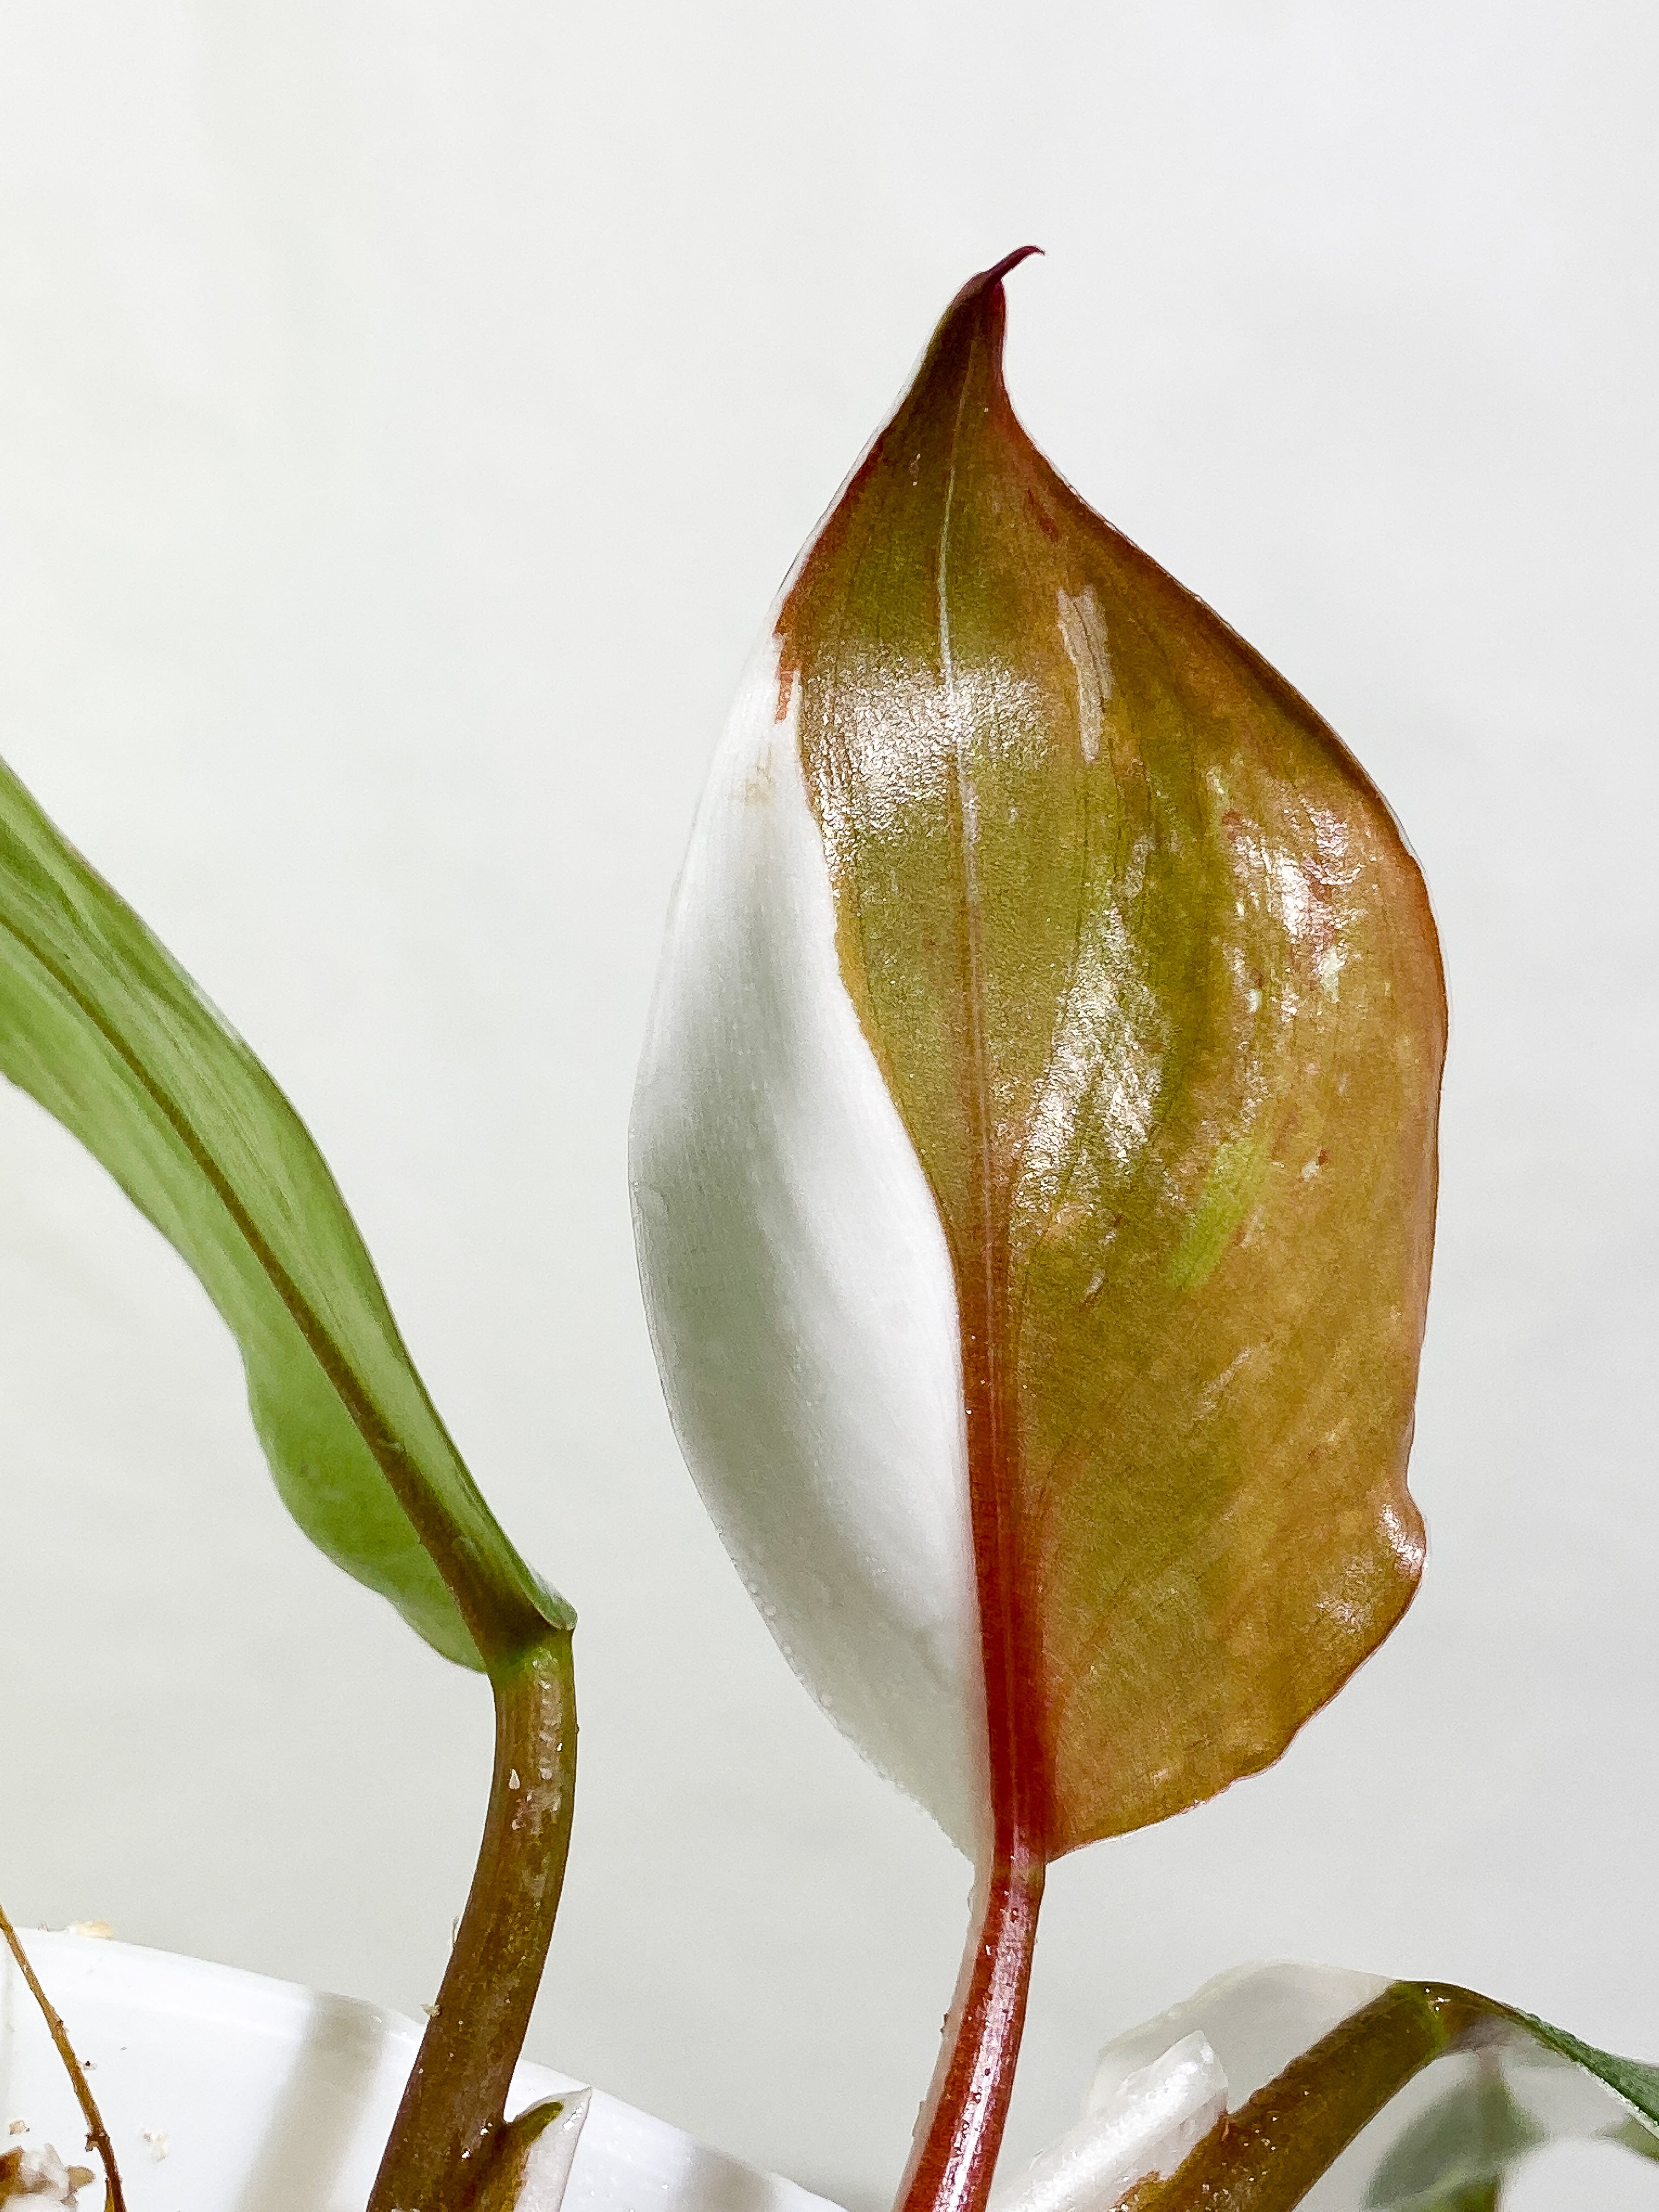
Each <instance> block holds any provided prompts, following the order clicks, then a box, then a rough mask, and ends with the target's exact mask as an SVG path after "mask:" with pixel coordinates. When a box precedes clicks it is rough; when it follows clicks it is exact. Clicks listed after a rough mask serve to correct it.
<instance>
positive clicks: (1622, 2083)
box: [1502, 2006, 1659, 2158]
mask: <svg viewBox="0 0 1659 2212" xmlns="http://www.w3.org/2000/svg"><path fill="white" fill-rule="evenodd" d="M1502 2009H1503V2011H1504V2016H1505V2017H1506V2018H1507V2019H1509V2020H1510V2021H1514V2022H1515V2024H1516V2026H1517V2027H1521V2028H1523V2029H1525V2030H1526V2031H1527V2033H1529V2034H1530V2035H1532V2036H1533V2037H1534V2039H1535V2040H1536V2041H1537V2042H1538V2043H1540V2044H1541V2045H1542V2046H1543V2048H1544V2049H1545V2050H1546V2051H1553V2052H1555V2053H1556V2054H1557V2056H1558V2057H1562V2058H1570V2059H1571V2061H1572V2063H1573V2064H1574V2065H1575V2066H1582V2067H1583V2069H1584V2071H1585V2072H1586V2073H1587V2074H1593V2075H1595V2078H1596V2080H1597V2081H1605V2082H1606V2083H1607V2087H1608V2088H1609V2089H1611V2090H1612V2091H1613V2093H1614V2094H1615V2095H1616V2096H1620V2097H1622V2098H1623V2099H1624V2100H1625V2102H1626V2104H1627V2105H1628V2106H1630V2107H1631V2108H1632V2111H1633V2112H1636V2113H1638V2114H1639V2115H1640V2118H1639V2120H1638V2123H1637V2124H1638V2127H1639V2128H1641V2129H1642V2131H1643V2132H1644V2134H1647V2135H1648V2137H1649V2140H1648V2143H1647V2145H1646V2146H1645V2147H1644V2155H1645V2156H1646V2157H1649V2158H1652V2157H1655V2156H1659V2066H1649V2065H1646V2064H1644V2063H1643V2061H1642V2060H1641V2059H1639V2058H1617V2057H1614V2056H1613V2053H1612V2052H1611V2051H1598V2050H1597V2049H1596V2048H1595V2045H1594V2044H1593V2043H1581V2042H1580V2041H1579V2040H1578V2038H1577V2036H1576V2035H1569V2034H1568V2033H1567V2031H1566V2030H1565V2028H1564V2027H1551V2026H1550V2024H1549V2022H1548V2021H1547V2020H1540V2019H1539V2018H1538V2017H1537V2016H1536V2015H1535V2014H1533V2013H1529V2012H1513V2011H1510V2008H1508V2007H1507V2006H1505V2007H1504V2008H1502ZM1644 2123H1645V2126H1644ZM1623 2133H1624V2131H1622V2130H1621V2140H1622V2139H1623Z"/></svg>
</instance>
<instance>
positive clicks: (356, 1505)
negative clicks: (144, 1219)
mask: <svg viewBox="0 0 1659 2212" xmlns="http://www.w3.org/2000/svg"><path fill="white" fill-rule="evenodd" d="M0 1072H3V1073H4V1074H5V1075H6V1076H7V1077H9V1079H10V1080H11V1081H12V1082H14V1083H15V1084H17V1085H20V1086H21V1088H22V1089H23V1090H25V1091H27V1092H28V1093H29V1094H30V1095H31V1096H32V1097H34V1098H36V1099H37V1100H39V1102H40V1104H41V1105H42V1106H44V1107H45V1108H46V1110H47V1111H48V1112H49V1113H51V1114H52V1115H55V1116H56V1118H57V1119H58V1121H61V1122H62V1123H63V1124H64V1127H66V1128H67V1129H69V1130H70V1131H71V1132H72V1133H73V1134H74V1135H75V1136H76V1137H77V1138H79V1139H80V1140H81V1142H82V1144H83V1145H84V1146H86V1147H87V1149H88V1151H89V1152H92V1153H93V1154H94V1157H95V1158H97V1159H99V1160H100V1162H101V1163H102V1164H103V1165H104V1166H105V1167H106V1169H107V1170H109V1172H110V1173H111V1175H112V1176H114V1177H115V1179H116V1181H117V1182H118V1183H119V1184H120V1186H121V1188H123V1189H124V1190H125V1192H126V1194H127V1195H128V1196H129V1197H130V1198H131V1200H132V1201H133V1203H134V1204H135V1205H136V1206H138V1207H139V1209H140V1210H141V1212H143V1213H144V1214H146V1215H147V1216H148V1217H149V1219H150V1220H151V1221H152V1222H153V1223H154V1224H155V1226H156V1228H157V1229H159V1230H160V1231H161V1234H162V1235H163V1236H164V1237H166V1238H167V1241H168V1243H171V1244H172V1245H173V1246H174V1247H175V1249H177V1250H178V1251H179V1253H180V1254H181V1255H182V1256H183V1257H184V1259H185V1261H187V1262H188V1264H189V1265H190V1267H191V1268H192V1269H193V1270H194V1271H195V1273H196V1274H197V1276H198V1277H199V1278H200V1279H201V1281H202V1283H203V1285H204V1287H205V1289H206V1290H207V1292H208V1294H209V1296H210V1297H211V1298H212V1300H213V1302H214V1304H215V1305H216V1307H217V1308H218V1310H219V1311H220V1313H221V1314H222V1316H223V1317H224V1319H225V1321H226V1322H227V1323H228V1326H229V1327H230V1328H231V1330H232V1331H233V1333H234V1335H235V1337H236V1340H237V1343H238V1345H239V1346H240V1351H241V1354H242V1359H243V1364H244V1366H245V1369H246V1376H247V1385H248V1398H249V1403H250V1406H251V1408H252V1416H253V1421H254V1425H255V1428H256V1429H257V1431H258V1436H259V1440H260V1443H261V1444H262V1445H263V1447H264V1452H265V1455H266V1457H267V1459H268V1460H269V1462H270V1467H271V1470H272V1473H273V1474H274V1475H275V1477H276V1485H277V1487H278V1490H279V1491H280V1492H281V1494H282V1497H283V1501H284V1503H285V1504H287V1506H288V1508H289V1511H290V1512H291V1513H292V1514H293V1516H294V1518H295V1520H296V1521H297V1522H298V1523H299V1525H300V1527H301V1528H302V1529H303V1530H304V1531H305V1533H306V1534H307V1536H309V1537H310V1538H311V1540H312V1541H313V1543H315V1544H316V1545H317V1546H318V1547H319V1548H320V1549H321V1550H322V1551H324V1552H325V1553H327V1554H328V1556H329V1557H330V1558H331V1559H334V1560H336V1561H337V1563H338V1564H339V1565H341V1566H343V1568H345V1570H346V1571H347V1572H348V1573H349V1574H351V1575H354V1576H355V1577H356V1578H357V1580H358V1581H359V1582H362V1583H367V1584H368V1587H369V1588H370V1589H375V1590H378V1591H380V1593H381V1594H382V1595H384V1596H386V1597H387V1598H389V1599H390V1600H391V1601H392V1603H393V1604H394V1605H395V1606H396V1607H398V1610H399V1612H401V1613H403V1615H404V1618H405V1619H406V1620H408V1621H409V1623H410V1626H412V1627H414V1628H415V1629H416V1630H417V1631H418V1632H419V1633H420V1634H421V1635H422V1636H423V1637H424V1638H426V1640H427V1641H428V1643H429V1644H433V1645H434V1646H435V1648H436V1649H437V1650H440V1651H441V1652H443V1653H444V1654H445V1655H446V1656H447V1657H449V1658H451V1659H453V1660H456V1661H458V1662H460V1663H462V1664H464V1665H469V1666H476V1665H477V1664H478V1663H479V1662H478V1650H477V1641H478V1638H480V1637H483V1638H488V1640H489V1642H490V1643H492V1644H496V1645H500V1644H511V1642H512V1641H513V1638H514V1637H515V1636H517V1635H522V1636H523V1637H524V1638H526V1639H527V1638H529V1637H530V1636H532V1635H533V1633H534V1632H535V1631H536V1628H537V1626H539V1624H541V1623H543V1622H544V1621H545V1622H548V1623H553V1624H560V1623H567V1622H568V1620H569V1619H570V1618H571V1616H570V1614H569V1612H568V1608H567V1607H565V1606H564V1605H563V1602H562V1600H560V1599H558V1598H557V1597H556V1596H554V1595H552V1594H551V1593H550V1592H549V1591H548V1590H547V1589H545V1588H544V1585H542V1584H541V1583H539V1582H538V1580H537V1578H536V1577H534V1576H533V1575H532V1573H531V1571H530V1570H529V1569H528V1568H527V1567H526V1566H525V1565H524V1563H523V1562H522V1561H521V1560H520V1559H519V1557H518V1554H517V1553H515V1552H514V1551H513V1547H512V1546H511V1545H510V1544H509V1543H508V1541H507V1538H506V1537H505V1535H503V1534H502V1533H501V1529H500V1528H499V1527H498V1526H497V1524H496V1522H495V1520H494V1518H493V1517H492V1516H491V1515H490V1512H489V1508H488V1507H487V1506H486V1505H485V1504H484V1502H483V1498H481V1497H480V1496H479V1494H478V1492H477V1489H476V1487H475V1486H474V1485H473V1483H472V1480H471V1477H470V1476H469V1474H467V1472H466V1469H465V1467H464V1466H463V1465H462V1463H461V1461H460V1459H459V1455H457V1453H456V1450H455V1448H454V1446H453V1443H452V1442H451V1441H450V1438H449V1437H448V1435H447V1432H446V1431H445V1429H444V1426H443V1424H442V1422H441V1420H440V1419H439V1417H438V1415H437V1413H436V1412H435V1409H434V1407H433V1406H432V1403H431V1401H430V1400H429V1399H428V1396H427V1394H426V1391H425V1389H424V1388H423V1386H422V1383H421V1381H420V1378H419V1376H417V1374H416V1371H415V1369H414V1367H413V1365H412V1364H411V1363H410V1358H409V1355H408V1353H407V1352H406V1351H405V1349H404V1345H403V1343H402V1340H401V1339H400V1338H399V1336H398V1330H397V1326H396V1324H395V1322H393V1320H392V1314H391V1310H390V1309H389V1308H388V1306H387V1304H386V1297H385V1295H384V1293H383V1291H382V1290H381V1287H380V1282H379V1280H378V1279H377V1277H376V1275H375V1273H374V1267H373V1265H372V1263H371V1261H370V1260H369V1257H368V1253H367V1251H366V1250H365V1249H364V1248H363V1244H362V1239H361V1237H359V1236H358V1234H357V1231H356V1226H355V1225H354V1224H353V1222H352V1219H351V1217H350V1215H349V1213H348V1212H347V1211H346V1207H345V1204H344V1201H343V1199H342V1197H341V1195H340V1193H339V1190H338V1188H337V1186H336V1184H335V1182H334V1180H333V1178H332V1176H331V1175H330V1173H329V1171H328V1170H327V1168H326V1167H325V1164H324V1163H323V1160H322V1158H321V1157H320V1155H319V1152H318V1151H317V1149H316V1146H314V1145H313V1143H312V1140H311V1139H310V1137H309V1136H308V1135H307V1132H306V1130H305V1128H304V1127H303V1125H302V1124H301V1121H300V1120H299V1118H298V1116H297V1115H295V1112H294V1110H293V1109H292V1108H291V1107H290V1106H289V1103H288V1101H287V1100H286V1099H285V1098H284V1097H283V1094H282V1093H281V1091H278V1090H277V1088H276V1085H275V1084H274V1083H273V1082H272V1081H271V1079H270V1076H269V1075H268V1074H267V1073H265V1071H264V1068H263V1067H262V1066H260V1064H259V1062H258V1060H256V1059H255V1058H254V1056H253V1054H252V1053H251V1052H250V1051H249V1050H248V1048H247V1047H246V1045H245V1044H244V1043H243V1042H241V1040H240V1038H239V1037H238V1036H236V1035H235V1034H234V1031H232V1030H230V1029H229V1028H228V1026H227V1025H226V1024H225V1023H224V1022H223V1020H222V1018H220V1017H219V1015H218V1014H217V1013H216V1012H215V1011H214V1010H213V1008H212V1007H211V1006H210V1005H209V1004H208V1003H207V1001H206V1000H204V998H203V997H202V995H201V994H200V993H199V992H198V991H197V989H196V987H195V986H194V985H193V984H192V983H191V981H190V979H189V977H188V976H186V975H185V974H184V972H183V971H182V970H181V969H179V967H178V965H177V964H176V963H174V962H173V959H172V958H171V957H170V956H169V955H168V954H167V951H165V949H164V948H163V947H162V946H161V945H159V944H158V943H157V941H156V940H155V938H154V937H153V936H152V935H151V934H150V933H149V931H148V930H147V929H146V928H145V927H144V925H143V922H142V921H139V919H138V917H137V915H135V914H134V913H133V912H132V911H131V908H129V907H127V906H126V905H125V903H124V902H122V900H121V899H120V898H119V897H118V896H117V895H116V894H115V893H114V892H113V891H112V890H111V889H110V888H109V886H108V885H107V884H105V883H104V882H103V881H102V880H101V879H100V878H99V877H98V876H97V875H96V874H95V873H94V872H93V870H92V869H91V868H89V867H88V865H87V863H86V862H85V861H84V860H82V858H81V857H80V855H79V854H77V853H76V852H75V851H74V850H73V848H71V847H70V845H69V844H67V843H66V842H65V841H64V839H63V838H62V837H61V836H59V835H58V831H57V830H56V829H54V828H53V827H52V823H50V822H48V821H47V820H46V817H45V816H44V815H43V814H42V813H41V812H40V809H39V808H38V807H37V806H36V805H34V803H33V800H32V799H30V798H29V796H28V794H27V793H26V792H25V791H24V790H23V788H22V787H21V785H20V784H19V783H18V781H16V779H15V777H14V776H13V775H11V774H10V772H9V770H6V769H3V768H0ZM411 1516H415V1517H414V1519H411ZM415 1520H418V1521H419V1522H420V1524H421V1528H422V1534H424V1535H425V1536H426V1537H427V1538H428V1541H429V1542H431V1543H432V1544H433V1545H434V1546H435V1547H436V1548H437V1549H438V1550H439V1551H440V1553H441V1555H442V1556H443V1557H444V1558H445V1559H447V1562H448V1565H449V1566H450V1568H451V1570H452V1571H453V1575H454V1577H455V1579H456V1583H457V1587H458V1588H459V1589H462V1590H463V1591H464V1592H465V1594H466V1595H465V1610H466V1613H467V1615H468V1616H469V1617H468V1618H464V1617H463V1613H462V1610H461V1609H459V1608H458V1605H457V1602H456V1601H455V1600H454V1599H453V1598H452V1597H451V1595H450V1594H449V1591H448V1590H447V1589H446V1587H445V1583H444V1580H443V1579H442V1578H441V1576H440V1574H439V1571H438V1570H437V1568H436V1567H435V1565H434V1564H433V1560H432V1559H431V1558H430V1557H429V1556H428V1552H427V1550H426V1549H425V1548H424V1547H423V1546H422V1542H421V1541H420V1538H419V1537H417V1535H416V1527H415Z"/></svg>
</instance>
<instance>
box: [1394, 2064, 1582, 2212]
mask: <svg viewBox="0 0 1659 2212" xmlns="http://www.w3.org/2000/svg"><path fill="white" fill-rule="evenodd" d="M1545 2140H1546V2137H1545V2134H1544V2130H1542V2129H1541V2127H1540V2126H1539V2125H1538V2124H1537V2123H1536V2122H1535V2121H1534V2119H1532V2118H1531V2117H1530V2116H1529V2115H1528V2113H1527V2112H1525V2111H1523V2110H1522V2107H1521V2106H1519V2105H1518V2104H1517V2103H1516V2100H1515V2099H1514V2097H1513V2096H1512V2095H1511V2094H1510V2088H1509V2085H1508V2083H1507V2082H1506V2081H1504V2077H1503V2075H1502V2074H1501V2073H1499V2072H1498V2070H1497V2069H1495V2068H1494V2067H1493V2066H1492V2065H1481V2066H1480V2068H1479V2069H1477V2071H1476V2072H1475V2074H1474V2076H1473V2078H1472V2079H1470V2080H1468V2081H1460V2082H1459V2083H1458V2084H1457V2086H1456V2087H1455V2088H1453V2089H1451V2090H1449V2091H1448V2093H1446V2095H1445V2096H1443V2097H1442V2098H1441V2099H1440V2100H1438V2102H1437V2103H1436V2104H1433V2105H1431V2106H1430V2107H1429V2109H1428V2111H1427V2112H1424V2113H1422V2114H1420V2115H1419V2118H1417V2119H1415V2120H1414V2121H1413V2123H1412V2124H1411V2125H1410V2126H1409V2127H1408V2128H1407V2130H1406V2131H1405V2133H1404V2134H1403V2135H1402V2136H1400V2138H1399V2140H1398V2141H1397V2142H1395V2143H1394V2144H1393V2145H1392V2146H1391V2147H1390V2148H1389V2154H1388V2155H1387V2157H1386V2158H1384V2159H1383V2161H1382V2162H1381V2164H1380V2165H1379V2166H1377V2168H1376V2172H1375V2173H1373V2174H1372V2176H1371V2179H1370V2185H1369V2186H1368V2187H1367V2189H1366V2191H1365V2203H1366V2204H1367V2205H1368V2206H1373V2207H1376V2212H1461V2208H1462V2206H1463V2205H1464V2204H1466V2203H1468V2204H1474V2205H1479V2204H1480V2203H1495V2202H1496V2192H1497V2190H1498V2186H1499V2185H1501V2183H1502V2182H1503V2180H1504V2176H1505V2174H1506V2173H1507V2172H1509V2169H1510V2166H1513V2165H1514V2164H1515V2163H1516V2160H1518V2159H1520V2158H1522V2157H1524V2156H1525V2154H1526V2153H1527V2152H1528V2151H1529V2150H1533V2149H1534V2148H1536V2147H1537V2146H1538V2145H1539V2144H1540V2143H1541V2142H1544V2141H1545Z"/></svg>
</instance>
